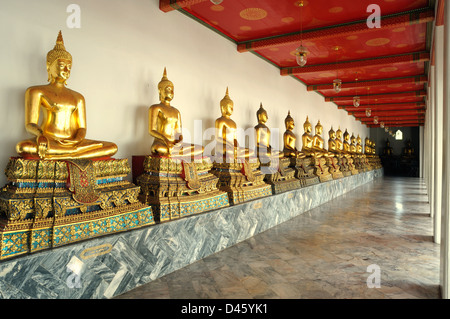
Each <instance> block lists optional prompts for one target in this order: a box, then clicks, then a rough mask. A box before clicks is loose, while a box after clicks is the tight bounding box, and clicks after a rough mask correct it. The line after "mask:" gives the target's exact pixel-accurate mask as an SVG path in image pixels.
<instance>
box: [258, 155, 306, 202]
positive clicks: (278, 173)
mask: <svg viewBox="0 0 450 319" xmlns="http://www.w3.org/2000/svg"><path fill="white" fill-rule="evenodd" d="M274 162H275V163H277V164H276V165H274ZM289 164H290V159H289V158H280V159H276V161H271V162H270V163H267V164H265V165H263V164H261V166H260V170H261V172H262V173H264V175H265V176H264V181H265V182H266V183H267V184H269V185H271V186H272V193H273V194H280V193H283V192H287V191H290V190H294V189H297V188H300V187H302V183H301V181H300V180H299V179H297V178H295V170H294V169H292V168H290V167H289ZM274 166H275V167H274ZM266 171H267V173H266Z"/></svg>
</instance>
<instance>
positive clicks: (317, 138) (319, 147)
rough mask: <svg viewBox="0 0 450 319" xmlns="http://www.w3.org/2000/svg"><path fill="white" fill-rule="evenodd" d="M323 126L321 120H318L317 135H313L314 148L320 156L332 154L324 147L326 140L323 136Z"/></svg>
mask: <svg viewBox="0 0 450 319" xmlns="http://www.w3.org/2000/svg"><path fill="white" fill-rule="evenodd" d="M322 132H323V126H322V124H320V120H319V121H318V122H317V124H316V127H315V133H316V134H315V135H314V137H313V147H312V148H313V150H314V153H315V156H316V157H320V156H332V154H329V153H328V152H327V151H326V150H325V147H324V144H325V143H324V140H323V138H322Z"/></svg>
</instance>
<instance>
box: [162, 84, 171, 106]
mask: <svg viewBox="0 0 450 319" xmlns="http://www.w3.org/2000/svg"><path fill="white" fill-rule="evenodd" d="M173 96H174V89H173V85H170V84H169V85H166V86H164V87H163V88H161V89H160V90H159V98H160V100H161V102H170V101H172V99H173Z"/></svg>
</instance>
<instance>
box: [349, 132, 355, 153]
mask: <svg viewBox="0 0 450 319" xmlns="http://www.w3.org/2000/svg"><path fill="white" fill-rule="evenodd" d="M350 152H351V153H352V154H356V137H355V135H353V134H352V136H351V137H350Z"/></svg>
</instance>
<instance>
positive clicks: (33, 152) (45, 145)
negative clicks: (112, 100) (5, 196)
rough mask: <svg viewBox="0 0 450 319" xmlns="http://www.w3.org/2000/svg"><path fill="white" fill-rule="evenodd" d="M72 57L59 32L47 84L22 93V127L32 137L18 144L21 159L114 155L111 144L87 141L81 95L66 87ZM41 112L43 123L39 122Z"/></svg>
mask: <svg viewBox="0 0 450 319" xmlns="http://www.w3.org/2000/svg"><path fill="white" fill-rule="evenodd" d="M71 69H72V55H71V54H70V53H69V52H67V51H66V49H65V46H64V41H63V38H62V34H61V31H60V32H59V34H58V37H57V40H56V45H55V47H54V48H53V49H52V50H51V51H49V52H48V53H47V72H48V79H49V82H50V83H49V84H47V85H39V86H33V87H30V88H28V89H27V90H26V93H25V128H26V130H27V132H29V133H31V134H32V135H35V136H36V137H35V138H32V139H29V140H25V141H21V142H19V143H18V144H17V145H16V151H17V153H18V154H19V155H21V156H22V157H24V158H29V159H33V158H40V159H54V160H66V159H91V158H101V157H110V156H112V155H114V154H115V153H116V152H117V146H116V145H115V144H114V143H111V142H101V141H94V140H88V139H86V138H85V137H86V109H85V100H84V97H83V95H81V94H80V93H78V92H75V91H73V90H70V89H68V88H66V84H67V83H66V82H67V80H68V79H69V76H70V72H71ZM41 111H42V120H43V121H42V124H40V125H39V119H40V115H41Z"/></svg>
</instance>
